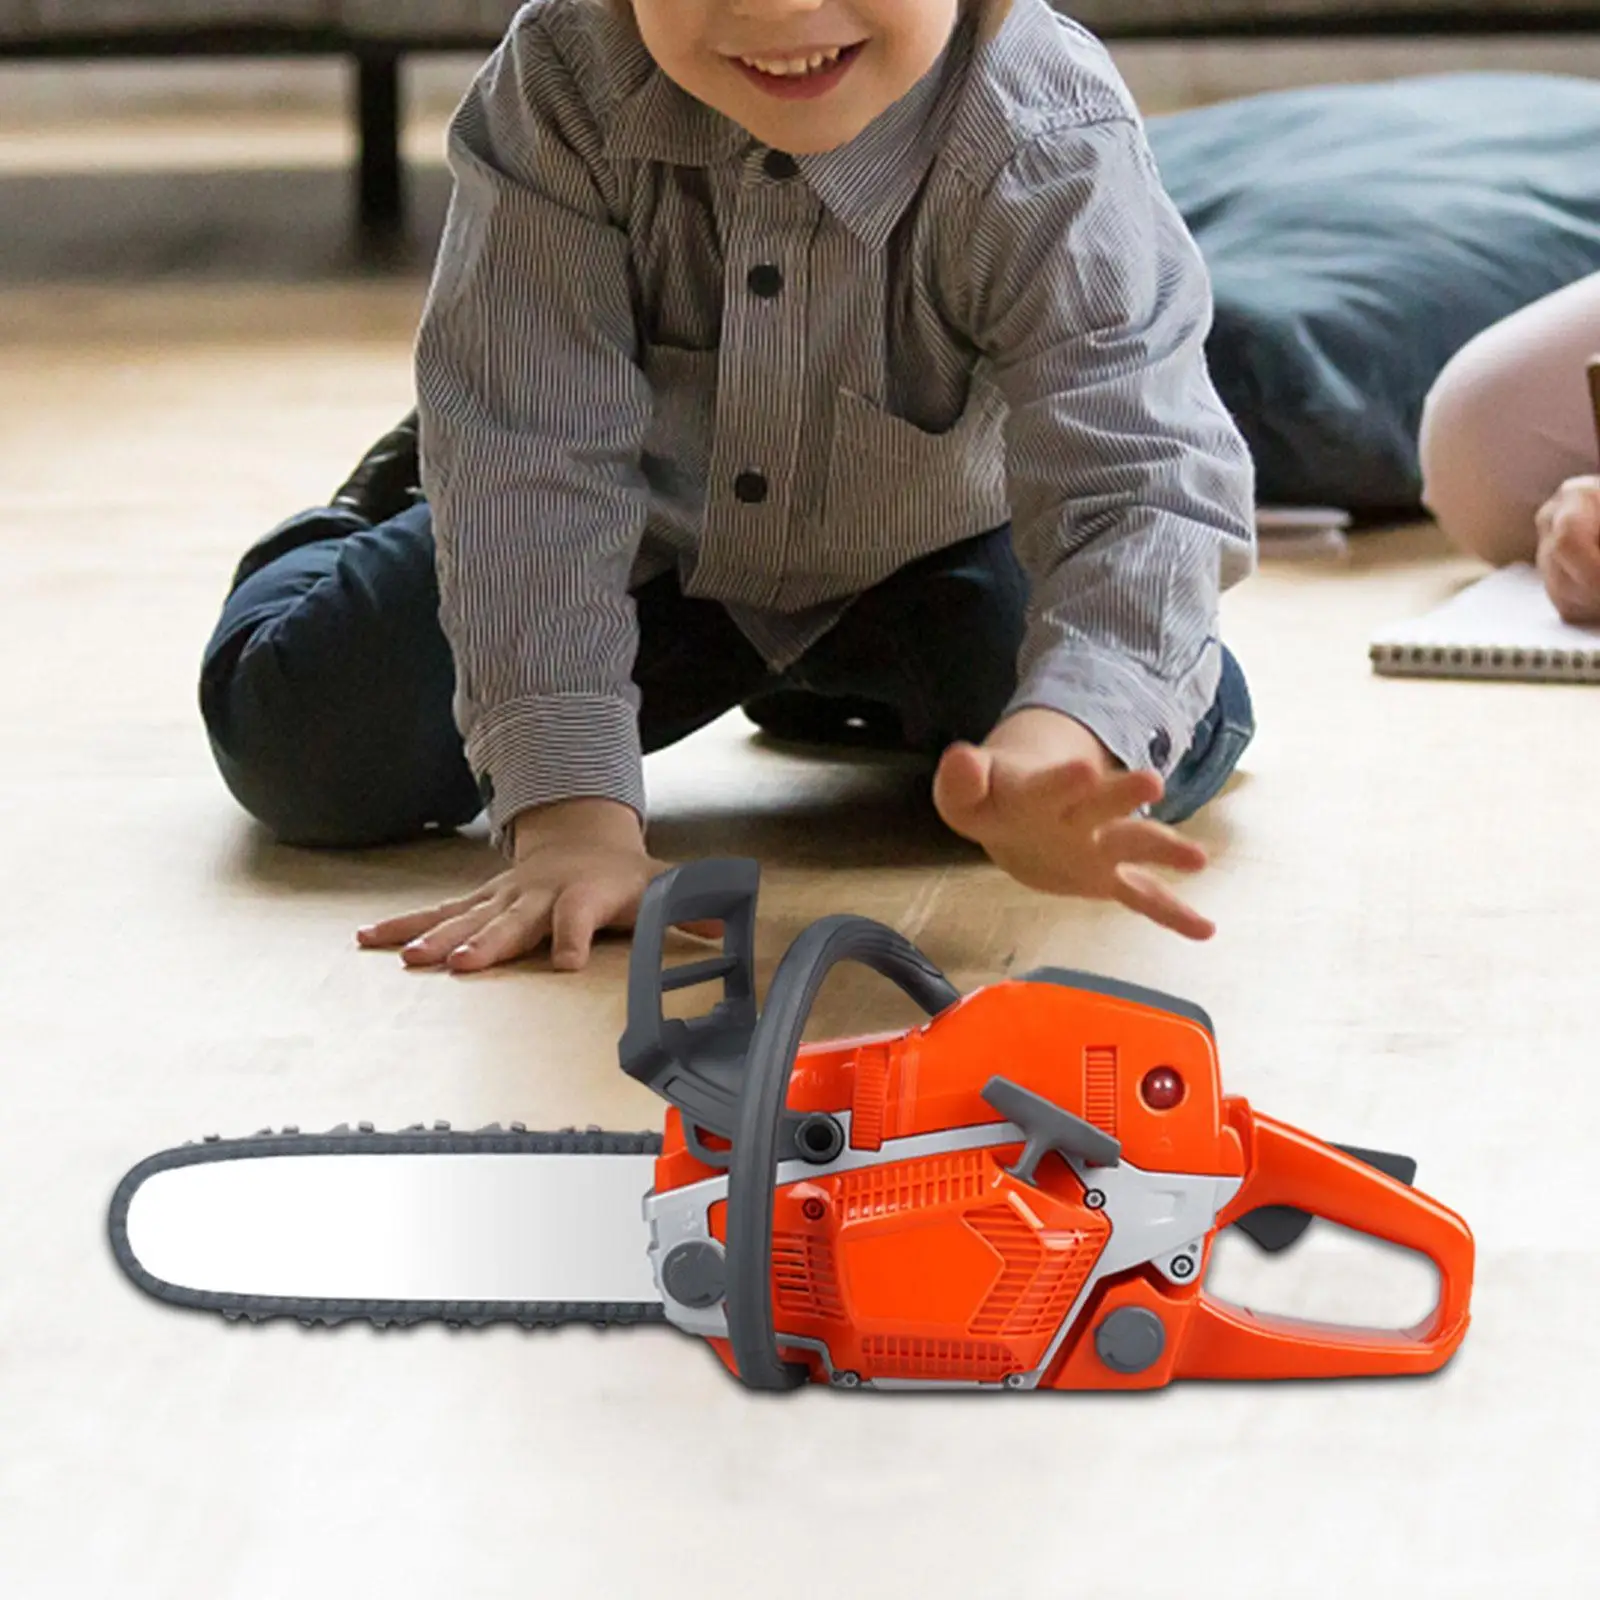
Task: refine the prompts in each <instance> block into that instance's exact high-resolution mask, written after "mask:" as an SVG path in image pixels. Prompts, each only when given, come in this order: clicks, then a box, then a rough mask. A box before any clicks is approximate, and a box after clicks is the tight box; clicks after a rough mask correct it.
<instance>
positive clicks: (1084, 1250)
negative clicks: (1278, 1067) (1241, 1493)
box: [108, 861, 1474, 1392]
mask: <svg viewBox="0 0 1600 1600" xmlns="http://www.w3.org/2000/svg"><path fill="white" fill-rule="evenodd" d="M758 877H759V872H758V868H757V867H756V865H755V863H753V862H749V861H710V862H700V863H694V864H691V865H689V866H684V867H678V868H675V869H673V870H671V871H669V872H667V873H665V874H663V875H662V876H661V877H660V878H658V879H657V880H656V881H655V882H654V883H653V884H651V886H650V888H649V890H648V891H647V893H646V895H645V897H644V901H643V904H642V906H641V908H640V914H639V918H638V925H637V929H636V933H635V942H634V949H633V956H632V965H631V968H630V972H629V983H628V1019H627V1027H626V1031H625V1032H624V1033H623V1035H622V1038H621V1039H620V1041H619V1048H618V1054H619V1058H620V1064H621V1066H622V1069H623V1070H624V1071H625V1072H626V1073H628V1074H629V1075H630V1076H632V1077H634V1078H636V1079H637V1080H638V1081H640V1082H641V1083H643V1084H646V1085H647V1086H648V1087H650V1088H651V1089H652V1090H653V1091H654V1092H655V1093H656V1094H658V1095H659V1096H660V1097H661V1098H662V1099H663V1100H664V1101H665V1102H666V1106H667V1109H666V1113H665V1121H664V1126H663V1130H662V1131H661V1132H659V1133H657V1132H646V1133H633V1134H627V1133H606V1132H602V1131H601V1130H599V1129H596V1128H589V1129H587V1130H584V1131H579V1130H577V1129H564V1130H561V1131H559V1132H543V1133H541V1132H530V1131H529V1129H528V1128H527V1127H526V1125H525V1124H523V1123H521V1122H512V1123H510V1124H509V1125H507V1126H502V1125H500V1124H499V1123H492V1124H490V1125H488V1126H487V1127H481V1128H479V1129H477V1130H476V1131H475V1132H464V1131H461V1132H458V1131H454V1130H453V1129H452V1128H451V1126H450V1124H449V1123H448V1122H444V1121H438V1122H434V1123H432V1124H424V1123H420V1122H419V1123H415V1124H412V1125H411V1126H410V1127H408V1128H407V1129H405V1130H404V1131H403V1132H399V1133H380V1132H377V1131H375V1129H374V1127H373V1125H372V1124H371V1123H369V1122H362V1123H358V1124H357V1125H356V1128H355V1131H352V1130H351V1128H350V1127H349V1125H348V1124H340V1125H339V1127H337V1128H335V1129H333V1130H331V1131H330V1132H328V1133H301V1132H300V1131H299V1129H298V1128H295V1127H287V1128H285V1129H284V1130H283V1132H282V1133H279V1134H275V1133H273V1131H272V1130H271V1129H270V1128H266V1129H262V1130H261V1131H260V1132H259V1133H257V1134H255V1135H254V1136H252V1137H249V1138H244V1139H220V1138H216V1137H214V1136H213V1137H210V1138H208V1139H206V1140H205V1141H202V1142H200V1143H198V1144H186V1145H182V1146H178V1147H176V1148H173V1149H169V1150H166V1151H163V1152H160V1153H159V1154H157V1155H154V1156H151V1157H149V1158H148V1159H147V1160H145V1161H143V1162H140V1163H139V1164H138V1165H137V1166H136V1167H134V1168H133V1169H132V1170H131V1171H130V1172H129V1173H128V1174H127V1175H126V1176H125V1177H124V1179H123V1180H122V1182H121V1183H120V1184H119V1185H118V1187H117V1189H116V1192H115V1194H114V1196H113V1198H112V1202H111V1207H110V1214H109V1217H108V1228H109V1234H110V1241H111V1245H112V1250H113V1253H114V1255H115V1257H116V1260H117V1261H118V1263H119V1265H120V1266H121V1267H122V1269H123V1271H124V1272H125V1273H126V1274H127V1275H128V1277H129V1278H130V1279H132V1281H133V1282H134V1283H135V1284H136V1285H137V1286H138V1287H139V1288H140V1289H141V1290H143V1291H144V1292H145V1293H147V1294H149V1295H151V1296H152V1297H154V1298H156V1299H158V1300H161V1301H164V1302H167V1303H168V1304H172V1305H178V1306H182V1307H185V1308H188V1309H199V1310H207V1311H212V1312H219V1313H220V1314H221V1315H222V1316H223V1317H224V1318H225V1319H227V1320H228V1321H230V1322H233V1321H239V1320H247V1321H252V1322H255V1321H261V1320H263V1319H266V1318H270V1317H290V1318H295V1319H297V1320H299V1321H301V1322H303V1323H304V1324H306V1325H307V1326H312V1325H323V1326H326V1325H332V1324H337V1323H340V1322H346V1321H350V1320H355V1319H359V1320H365V1321H368V1322H370V1323H372V1324H374V1325H376V1326H379V1327H390V1326H397V1327H409V1326H412V1325H414V1324H416V1323H419V1322H429V1321H432V1322H443V1323H445V1324H447V1325H448V1326H450V1327H452V1328H461V1327H473V1328H478V1327H483V1326H485V1325H488V1324H492V1323H495V1322H515V1323H519V1324H521V1325H522V1326H525V1327H529V1328H546V1327H553V1326H558V1325H561V1324H567V1323H582V1324H586V1325H589V1326H595V1327H621V1326H637V1325H647V1324H660V1323H669V1324H671V1325H672V1326H674V1327H675V1328H676V1329H678V1330H679V1331H680V1332H683V1333H686V1334H690V1335H693V1336H695V1337H697V1338H700V1339H703V1340H705V1341H707V1342H708V1343H709V1344H710V1346H711V1348H712V1349H713V1350H714V1351H715V1353H716V1355H717V1357H718V1358H719V1359H720V1360H721V1361H722V1363H723V1364H724V1365H725V1366H726V1367H727V1369H728V1370H729V1371H730V1372H731V1373H732V1374H733V1375H734V1376H735V1377H736V1378H738V1379H739V1380H740V1381H741V1382H742V1383H743V1384H745V1385H746V1386H747V1387H749V1388H753V1389H769V1390H789V1389H796V1388H799V1387H801V1386H803V1385H807V1384H831V1385H833V1386H834V1387H837V1388H842V1389H858V1388H875V1389H880V1390H882V1389H913V1390H915V1389H944V1388H952V1387H955V1388H967V1389H979V1390H992V1391H995V1392H1006V1391H1032V1390H1041V1389H1063V1390H1070V1389H1152V1388H1158V1387H1160V1386H1162V1385H1164V1384H1167V1383H1169V1382H1172V1381H1174V1380H1179V1379H1205V1378H1218V1379H1220V1378H1228V1379H1235V1378H1272V1379H1284V1378H1316V1377H1327V1378H1331V1377H1351V1376H1387V1375H1403V1374H1415V1373H1424V1372H1433V1371H1436V1370H1438V1369H1439V1368H1441V1367H1443V1366H1444V1365H1446V1364H1447V1363H1448V1362H1449V1361H1450V1359H1451V1358H1452V1356H1453V1355H1454V1354H1455V1352H1456V1350H1457V1349H1458V1348H1459V1346H1460V1344H1461V1342H1462V1340H1463V1338H1464V1337H1465V1335H1466V1331H1467V1326H1468V1322H1469V1301H1470V1296H1471V1288H1472V1274H1473V1264H1474V1245H1473V1239H1472V1235H1471V1232H1470V1230H1469V1229H1468V1227H1467V1225H1466V1223H1465V1222H1464V1221H1462V1219H1461V1218H1460V1217H1458V1216H1457V1215H1456V1214H1455V1213H1454V1212H1452V1211H1450V1210H1448V1209H1447V1208H1445V1207H1444V1206H1442V1205H1440V1204H1439V1203H1438V1202H1437V1201H1435V1200H1432V1199H1430V1198H1429V1197H1428V1196H1426V1195H1424V1194H1422V1193H1420V1192H1418V1191H1417V1190H1416V1189H1415V1188H1414V1187H1412V1185H1413V1183H1414V1180H1415V1177H1416V1163H1415V1162H1414V1161H1412V1160H1411V1159H1410V1158H1408V1157H1405V1156H1398V1155H1392V1154H1389V1153H1386V1152H1383V1151H1374V1150H1370V1149H1366V1148H1363V1147H1360V1146H1354V1145H1348V1146H1340V1145H1333V1144H1328V1143H1324V1142H1323V1141H1321V1140H1318V1139H1315V1138H1313V1137H1311V1136H1310V1135H1309V1134H1306V1133H1303V1132H1301V1131H1300V1130H1298V1129H1295V1128H1292V1127H1290V1126H1288V1125H1287V1124H1284V1123H1280V1122H1277V1121H1274V1120H1273V1119H1272V1118H1270V1117H1266V1116H1263V1115H1262V1114H1260V1113H1259V1112H1257V1111H1255V1110H1254V1109H1253V1108H1252V1107H1251V1106H1250V1105H1249V1104H1248V1102H1247V1101H1245V1100H1244V1099H1242V1098H1241V1097H1239V1096H1237V1095H1230V1094H1225V1093H1224V1092H1223V1090H1222V1086H1221V1081H1220V1070H1219V1066H1218V1060H1217V1050H1216V1041H1215V1037H1214V1033H1213V1030H1212V1026H1211V1022H1210V1019H1209V1018H1208V1017H1207V1015H1206V1013H1205V1012H1204V1011H1203V1010H1201V1009H1200V1008H1199V1007H1198V1006H1195V1005H1193V1004H1192V1003H1190V1002H1188V1001H1185V1000H1181V999H1179V998H1177V997H1175V996H1172V995H1167V994H1163V993H1161V992H1159V991H1156V990H1151V989H1146V988H1140V987H1138V986H1135V985H1131V984H1127V983H1122V982H1119V981H1117V980H1114V979H1110V978H1105V977H1101V976H1097V975H1094V974H1090V973H1083V972H1072V971H1063V970H1060V969H1054V968H1044V969H1040V970H1038V971H1035V972H1030V973H1027V974H1024V975H1023V976H1021V977H1019V978H1008V979H1006V980H1004V981H1001V982H997V983H994V984H991V985H988V986H986V987H983V988H979V989H977V990H974V991H973V992H972V993H969V994H965V995H963V994H962V993H960V991H958V990H957V989H956V988H955V987H954V986H953V985H952V984H951V983H950V982H949V980H948V979H946V978H945V977H944V975H943V974H942V973H940V972H939V971H938V970H937V968H935V967H934V966H933V965H932V963H931V962H929V961H928V959H927V957H926V956H925V955H923V954H922V953H921V952H920V951H919V950H917V949H916V948H915V947H914V946H912V945H911V944H910V943H908V942H907V941H906V940H905V939H904V938H903V937H902V936H901V935H899V934H898V933H896V932H895V931H894V930H893V929H891V928H888V927H885V926H883V925H882V924H880V923H877V922H874V921H871V920H870V919H867V918H863V917H853V916H834V917H828V918H824V919H823V920H822V921H820V922H818V923H816V924H814V925H813V926H812V927H811V928H809V929H807V930H805V932H803V933H802V934H801V935H800V937H799V938H798V939H796V941H795V942H794V944H793V945H792V946H791V947H790V949H789V951H788V952H787V954H786V955H785V956H784V958H783V960H782V962H780V964H779V966H778V969H777V971H776V973H775V974H774V976H773V979H772V982H771V984H770V985H769V989H768V993H767V996H766V1000H765V1002H764V1004H762V1005H760V1006H758V1005H757V1001H756V985H755V937H754V928H755V902H756V892H757V884H758ZM702 922H716V923H720V924H721V926H722V929H723V950H722V953H721V955H720V956H717V957H713V958H711V959H707V960H700V961H695V962H689V963H686V964H682V965H678V966H675V967H668V966H666V965H665V962H664V953H665V946H666V939H667V936H668V933H669V930H670V929H672V928H673V927H675V926H680V925H682V924H685V923H702ZM847 961H852V962H855V963H857V964H859V965H863V966H866V967H867V968H868V969H869V970H872V971H874V972H876V973H878V974H879V975H880V976H882V977H885V978H887V979H888V980H889V981H890V982H891V983H892V984H894V985H895V986H897V987H898V988H899V989H900V990H901V991H902V992H903V993H904V994H905V995H906V996H908V997H909V998H910V999H912V1000H913V1001H914V1002H915V1003H916V1004H917V1005H918V1006H919V1007H920V1008H921V1009H922V1010H923V1011H924V1012H925V1013H926V1020H925V1021H923V1022H922V1023H920V1024H919V1025H917V1026H915V1027H913V1028H908V1029H905V1030H903V1031H902V1032H899V1033H880V1034H871V1035H863V1036H860V1037H855V1038H850V1039H844V1040H833V1041H828V1042H824V1043H803V1042H802V1034H803V1032H804V1029H805V1026H806V1023H807V1020H808V1018H809V1016H810V1014H811V1009H812V1005H813V1003H814V1001H815V999H816V996H817V993H818V991H819V989H820V988H821V986H822V984H823V983H824V981H825V980H826V978H827V976H828V974H829V973H830V972H831V971H832V970H833V969H834V968H835V967H836V966H838V965H839V964H840V963H842V962H847ZM706 986H712V987H715V988H717V989H718V990H719V991H720V992H719V995H718V997H717V998H716V999H715V1001H714V1002H713V1003H712V1004H711V1005H710V1007H709V1009H708V1010H706V1011H705V1012H704V1013H703V1014H701V1015H699V1016H696V1017H691V1018H669V1017H668V1016H667V1015H666V1014H665V1010H664V1005H663V1000H664V996H665V995H666V994H667V993H669V992H676V991H678V990H682V989H695V988H702V987H706ZM1319 1218H1320V1219H1325V1220H1326V1221H1328V1222H1331V1223H1335V1224H1338V1225H1340V1226H1343V1227H1345V1228H1349V1229H1353V1230H1355V1231H1357V1232H1360V1233H1364V1234H1367V1235H1370V1236H1372V1237H1375V1238H1378V1239H1382V1240H1385V1241H1388V1242H1390V1243H1392V1244H1396V1245H1400V1246H1402V1247H1403V1248H1407V1249H1410V1250H1413V1251H1416V1252H1419V1253H1421V1254H1422V1255H1425V1256H1426V1257H1428V1258H1429V1259H1430V1260H1431V1261H1432V1262H1433V1264H1434V1265H1435V1267H1436V1268H1437V1270H1438V1276H1439V1295H1438V1301H1437V1304H1436V1305H1435V1307H1434V1309H1433V1310H1432V1312H1431V1313H1430V1314H1429V1315H1428V1316H1427V1317H1426V1318H1424V1319H1423V1320H1422V1322H1421V1323H1419V1324H1418V1325H1417V1326H1416V1327H1413V1328H1409V1329H1398V1330H1396V1329H1361V1328H1354V1327H1346V1326H1330V1325H1323V1324H1315V1323H1307V1322H1300V1321H1293V1320H1290V1319H1286V1318H1277V1317H1269V1316H1264V1315H1257V1314H1256V1313H1253V1312H1251V1311H1248V1310H1245V1309H1242V1308H1240V1307H1236V1306H1231V1305H1229V1304H1227V1303H1226V1302H1224V1301H1222V1300H1220V1299H1217V1298H1215V1297H1213V1296H1212V1295H1210V1294H1209V1293H1208V1292H1207V1289H1206V1284H1205V1279H1206V1269H1207V1266H1208V1264H1209V1260H1210V1255H1211V1250H1212V1247H1213V1245H1214V1243H1215V1241H1216V1238H1217V1236H1218V1235H1219V1234H1220V1233H1221V1232H1222V1231H1223V1230H1225V1229H1227V1228H1230V1227H1237V1228H1238V1229H1239V1231H1240V1232H1241V1233H1243V1234H1245V1235H1246V1236H1247V1237H1249V1238H1250V1239H1251V1240H1252V1241H1254V1242H1255V1244H1256V1245H1257V1246H1258V1247H1260V1248H1261V1249H1263V1250H1265V1251H1268V1252H1278V1251H1282V1250H1285V1249H1288V1248H1289V1247H1290V1246H1292V1245H1293V1244H1295V1243H1296V1242H1297V1241H1298V1240H1299V1239H1300V1238H1301V1237H1302V1236H1303V1234H1304V1233H1305V1231H1306V1230H1307V1229H1308V1228H1309V1227H1310V1226H1311V1225H1312V1223H1313V1221H1314V1220H1315V1219H1319Z"/></svg>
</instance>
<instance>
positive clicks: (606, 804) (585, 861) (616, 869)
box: [356, 800, 714, 972]
mask: <svg viewBox="0 0 1600 1600" xmlns="http://www.w3.org/2000/svg"><path fill="white" fill-rule="evenodd" d="M515 827H516V833H515V839H516V843H515V854H516V860H515V862H514V864H513V865H512V866H511V867H510V868H509V869H508V870H506V871H504V872H501V873H498V874H496V875H495V876H494V877H493V878H491V879H490V880H489V881H488V882H487V883H486V884H484V886H483V887H482V888H481V889H479V890H478V891H477V892H476V893H475V894H470V895H467V896H465V897H463V898H461V899H459V900H447V901H445V902H444V903H443V904H441V905H436V906H430V907H428V908H427V909H426V910H422V911H413V912H410V913H408V914H406V915H404V916H399V917H391V918H389V919H387V920H386V921H383V922H378V923H374V924H372V925H371V926H369V927H365V928H362V929H361V930H360V931H359V932H358V933H357V935H356V937H357V939H358V940H359V942H360V943H361V944H363V945H365V946H367V947H369V948H372V949H380V950H381V949H395V948H397V947H398V948H399V949H400V956H401V959H402V960H403V961H404V962H405V963H406V965H407V966H413V967H437V966H443V967H447V968H448V969H449V970H450V971H452V972H481V971H482V970H483V969H484V968H486V967H492V966H496V965H498V964H499V963H502V962H507V961H515V960H517V959H518V958H519V957H521V956H525V955H532V954H533V953H534V952H535V951H536V950H538V949H539V948H540V946H542V945H543V944H544V943H545V942H546V941H548V942H549V944H550V947H551V965H552V966H554V967H555V968H556V969H557V970H559V971H564V972H577V971H580V970H581V969H582V968H583V967H584V966H585V965H586V964H587V963H588V959H589V953H590V949H591V947H592V945H593V943H594V937H595V935H596V934H597V933H598V932H599V931H600V930H601V929H605V928H617V929H627V928H632V927H633V925H634V919H635V918H636V917H637V915H638V912H639V902H640V901H641V900H642V899H643V897H644V892H645V890H646V888H647V887H648V886H649V884H650V882H651V880H652V879H653V878H656V877H658V876H659V875H660V874H661V873H663V872H665V871H666V870H667V865H668V864H667V863H666V862H663V861H657V860H656V859H655V858H654V857H652V856H651V855H650V854H649V853H648V851H646V849H645V846H644V834H643V830H642V829H641V827H640V825H639V819H638V817H637V816H636V815H635V814H634V813H633V812H632V811H631V810H630V809H629V808H628V807H626V806H621V805H617V804H615V803H614V802H612V801H608V800H573V801H564V802H562V803H561V804H559V805H555V806H549V807H541V808H540V809H539V810H538V811H535V812H528V813H524V814H523V815H522V816H521V817H519V818H518V819H517V821H516V825H515ZM692 931H694V932H697V933H702V934H710V933H712V932H713V931H714V930H713V928H712V927H711V926H710V925H706V924H696V925H694V926H693V929H692Z"/></svg>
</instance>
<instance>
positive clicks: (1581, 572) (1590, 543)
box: [1534, 477, 1600, 627]
mask: <svg viewBox="0 0 1600 1600" xmlns="http://www.w3.org/2000/svg"><path fill="white" fill-rule="evenodd" d="M1534 526H1535V528H1536V529H1537V530H1538V534H1539V548H1538V555H1537V557H1536V560H1537V565H1538V568H1539V574H1540V576H1541V577H1542V578H1543V579H1544V586H1545V589H1546V590H1547V591H1548V592H1549V595H1550V599H1551V601H1552V602H1553V603H1554V605H1555V608H1556V610H1557V611H1558V612H1559V613H1560V614H1561V617H1562V620H1563V621H1566V622H1571V623H1575V624H1577V625H1578V626H1580V627H1581V626H1586V625H1590V624H1594V623H1600V478H1597V477H1589V478H1568V479H1567V481H1566V482H1565V483H1564V484H1562V485H1561V487H1560V488H1559V489H1557V490H1556V492H1555V493H1554V494H1553V495H1551V497H1550V498H1549V499H1548V500H1547V501H1545V503H1544V505H1543V506H1541V507H1540V509H1539V515H1538V516H1537V518H1535V520H1534Z"/></svg>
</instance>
